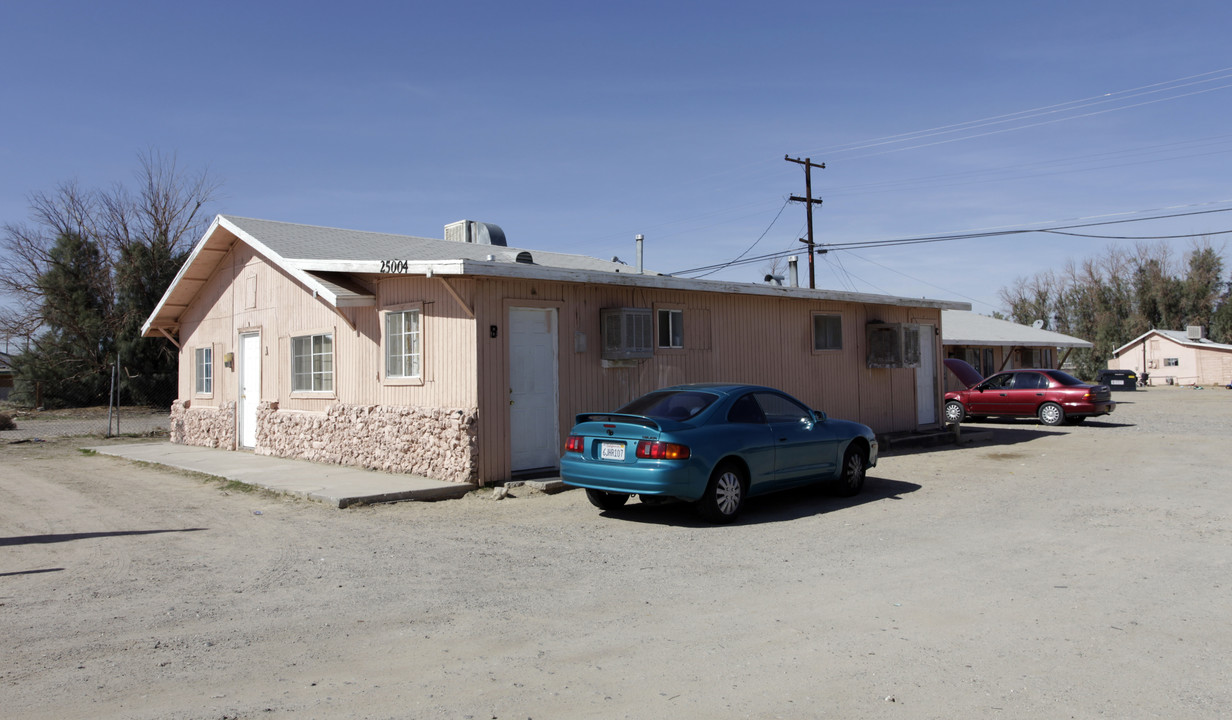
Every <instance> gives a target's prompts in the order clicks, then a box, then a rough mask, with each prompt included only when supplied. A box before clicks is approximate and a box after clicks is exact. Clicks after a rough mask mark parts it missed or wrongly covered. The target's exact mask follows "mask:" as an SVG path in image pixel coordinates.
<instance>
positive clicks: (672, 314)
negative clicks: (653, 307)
mask: <svg viewBox="0 0 1232 720" xmlns="http://www.w3.org/2000/svg"><path fill="white" fill-rule="evenodd" d="M658 315H659V347H661V348H682V347H684V311H683V310H660V311H659V312H658Z"/></svg>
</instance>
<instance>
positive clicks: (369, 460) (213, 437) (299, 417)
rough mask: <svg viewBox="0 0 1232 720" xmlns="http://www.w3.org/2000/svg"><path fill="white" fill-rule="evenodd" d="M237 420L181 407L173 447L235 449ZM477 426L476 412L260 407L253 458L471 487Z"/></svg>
mask: <svg viewBox="0 0 1232 720" xmlns="http://www.w3.org/2000/svg"><path fill="white" fill-rule="evenodd" d="M234 417H235V403H234V402H232V403H224V404H223V405H222V406H220V407H219V408H218V409H217V410H215V409H214V408H209V409H204V408H203V409H196V408H190V407H189V402H188V401H183V402H181V401H176V403H175V404H173V405H172V407H171V441H172V442H177V443H182V444H185V445H204V446H207V447H218V448H225V449H234V448H235V422H234ZM477 420H478V410H477V409H470V410H461V409H440V408H417V407H385V406H379V405H343V404H338V405H331V406H329V408H328V409H326V411H325V412H323V413H320V412H299V411H284V410H279V409H278V403H276V402H262V403H261V404H260V405H258V406H257V445H256V448H255V449H254V450H253V452H254V453H256V454H257V455H272V456H276V457H285V458H296V459H301V460H310V461H312V462H322V463H333V464H336V465H355V466H359V467H364V468H368V469H371V470H383V471H385V472H394V473H409V474H412V475H422V476H423V477H429V478H433V479H436V480H445V481H447V482H457V483H471V482H476V479H477V477H478V475H479V459H478V458H479V448H478V442H477V439H476V435H477V431H478V423H477Z"/></svg>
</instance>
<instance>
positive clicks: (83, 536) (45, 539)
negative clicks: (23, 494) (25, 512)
mask: <svg viewBox="0 0 1232 720" xmlns="http://www.w3.org/2000/svg"><path fill="white" fill-rule="evenodd" d="M208 529H209V528H181V529H178V530H112V531H109V532H84V533H62V534H59V535H19V536H17V537H0V547H7V546H10V545H44V544H48V543H61V542H72V541H73V540H89V539H91V538H100V537H120V536H123V535H157V534H159V533H173V532H200V531H202V530H208Z"/></svg>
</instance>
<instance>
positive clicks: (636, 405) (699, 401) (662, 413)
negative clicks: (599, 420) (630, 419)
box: [616, 390, 718, 420]
mask: <svg viewBox="0 0 1232 720" xmlns="http://www.w3.org/2000/svg"><path fill="white" fill-rule="evenodd" d="M717 399H718V396H717V395H713V394H711V393H704V392H696V391H693V390H659V391H658V392H652V393H650V394H648V395H643V396H641V397H640V398H638V399H636V400H634V401H633V402H631V403H629V404H628V405H625V406H624V407H622V408H620V409H619V410H617V411H616V412H619V413H624V414H626V415H642V416H644V417H652V418H661V419H664V420H688V419H689V418H691V417H695V416H696V415H697V414H698V413H700V412H701V411H702V410H705V409H706V408H707V407H709V406H710V404H711V403H713V402H714V401H715V400H717Z"/></svg>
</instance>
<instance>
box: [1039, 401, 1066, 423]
mask: <svg viewBox="0 0 1232 720" xmlns="http://www.w3.org/2000/svg"><path fill="white" fill-rule="evenodd" d="M1039 421H1040V422H1042V423H1043V424H1045V425H1060V424H1061V423H1063V422H1065V411H1064V410H1062V409H1061V406H1060V405H1058V404H1056V403H1044V404H1043V405H1040V409H1039Z"/></svg>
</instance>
